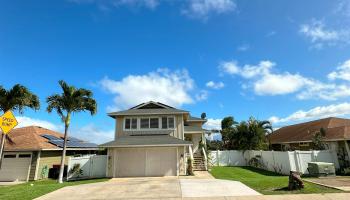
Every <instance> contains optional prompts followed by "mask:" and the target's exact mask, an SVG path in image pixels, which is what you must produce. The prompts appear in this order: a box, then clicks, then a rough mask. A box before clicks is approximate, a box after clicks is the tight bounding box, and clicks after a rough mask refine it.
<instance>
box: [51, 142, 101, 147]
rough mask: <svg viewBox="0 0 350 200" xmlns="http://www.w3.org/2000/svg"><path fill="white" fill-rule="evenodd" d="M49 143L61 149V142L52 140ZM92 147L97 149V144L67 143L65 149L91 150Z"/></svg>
mask: <svg viewBox="0 0 350 200" xmlns="http://www.w3.org/2000/svg"><path fill="white" fill-rule="evenodd" d="M49 142H50V143H52V144H54V145H56V146H58V147H63V140H52V141H49ZM92 147H97V144H94V143H85V142H75V141H74V142H73V141H67V148H92Z"/></svg>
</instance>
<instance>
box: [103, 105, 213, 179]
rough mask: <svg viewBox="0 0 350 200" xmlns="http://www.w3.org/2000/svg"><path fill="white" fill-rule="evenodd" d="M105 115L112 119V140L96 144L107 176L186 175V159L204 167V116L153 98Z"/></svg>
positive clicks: (204, 168)
mask: <svg viewBox="0 0 350 200" xmlns="http://www.w3.org/2000/svg"><path fill="white" fill-rule="evenodd" d="M108 115H109V116H111V117H112V118H114V119H115V122H116V129H115V139H114V141H111V142H108V143H105V144H102V145H100V146H101V147H105V148H107V150H108V161H107V162H108V164H107V176H108V177H133V176H178V175H186V171H187V170H186V167H187V159H188V158H192V161H193V167H194V170H206V164H205V163H206V155H205V153H203V152H204V148H202V147H203V145H205V136H204V130H203V129H202V125H203V124H204V123H205V122H206V120H205V119H201V118H195V117H191V115H190V113H189V112H188V111H185V110H180V109H176V108H173V107H171V106H168V105H165V104H162V103H159V102H153V101H150V102H146V103H142V104H140V105H137V106H135V107H132V108H130V109H128V110H124V111H119V112H113V113H109V114H108ZM202 141H203V142H202ZM201 142H202V143H203V145H200V143H201Z"/></svg>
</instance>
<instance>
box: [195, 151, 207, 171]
mask: <svg viewBox="0 0 350 200" xmlns="http://www.w3.org/2000/svg"><path fill="white" fill-rule="evenodd" d="M193 171H206V167H205V159H204V157H203V155H202V154H200V153H195V154H193Z"/></svg>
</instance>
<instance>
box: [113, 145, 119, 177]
mask: <svg viewBox="0 0 350 200" xmlns="http://www.w3.org/2000/svg"><path fill="white" fill-rule="evenodd" d="M116 160H117V150H116V149H113V167H112V169H113V177H116V176H118V174H116V171H117V166H116V165H115V162H116Z"/></svg>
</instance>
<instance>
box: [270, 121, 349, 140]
mask: <svg viewBox="0 0 350 200" xmlns="http://www.w3.org/2000/svg"><path fill="white" fill-rule="evenodd" d="M321 128H324V129H325V131H326V136H325V140H344V139H350V119H343V118H335V117H329V118H325V119H320V120H315V121H310V122H305V123H300V124H295V125H290V126H285V127H282V128H280V129H278V130H276V131H274V133H273V134H271V135H269V136H268V137H269V140H270V142H271V143H272V144H278V143H290V142H300V141H311V140H312V137H313V135H314V134H315V133H316V132H317V131H320V129H321Z"/></svg>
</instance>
